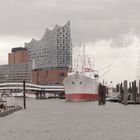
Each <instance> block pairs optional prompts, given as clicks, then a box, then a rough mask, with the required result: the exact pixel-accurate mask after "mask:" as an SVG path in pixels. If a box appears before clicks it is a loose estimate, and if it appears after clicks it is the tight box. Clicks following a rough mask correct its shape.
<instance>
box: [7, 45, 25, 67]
mask: <svg viewBox="0 0 140 140" xmlns="http://www.w3.org/2000/svg"><path fill="white" fill-rule="evenodd" d="M20 63H28V51H27V49H26V48H22V47H17V48H12V52H11V53H9V54H8V64H20Z"/></svg>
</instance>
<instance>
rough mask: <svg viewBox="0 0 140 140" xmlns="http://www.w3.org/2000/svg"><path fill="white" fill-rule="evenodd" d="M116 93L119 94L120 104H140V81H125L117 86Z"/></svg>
mask: <svg viewBox="0 0 140 140" xmlns="http://www.w3.org/2000/svg"><path fill="white" fill-rule="evenodd" d="M116 91H117V92H119V94H120V95H119V102H120V103H122V104H124V105H127V104H140V80H139V81H138V83H137V81H136V80H134V81H133V82H128V81H127V80H124V81H123V82H121V83H120V84H117V85H116Z"/></svg>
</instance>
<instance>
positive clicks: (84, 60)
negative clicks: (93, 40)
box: [82, 45, 86, 72]
mask: <svg viewBox="0 0 140 140" xmlns="http://www.w3.org/2000/svg"><path fill="white" fill-rule="evenodd" d="M85 65H86V56H85V45H83V66H82V67H83V68H82V69H83V72H84V71H85Z"/></svg>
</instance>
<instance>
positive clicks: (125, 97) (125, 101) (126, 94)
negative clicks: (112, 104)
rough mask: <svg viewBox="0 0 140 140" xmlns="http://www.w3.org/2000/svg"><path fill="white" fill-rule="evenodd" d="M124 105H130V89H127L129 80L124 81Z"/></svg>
mask: <svg viewBox="0 0 140 140" xmlns="http://www.w3.org/2000/svg"><path fill="white" fill-rule="evenodd" d="M123 103H124V105H127V104H128V89H127V80H124V100H123Z"/></svg>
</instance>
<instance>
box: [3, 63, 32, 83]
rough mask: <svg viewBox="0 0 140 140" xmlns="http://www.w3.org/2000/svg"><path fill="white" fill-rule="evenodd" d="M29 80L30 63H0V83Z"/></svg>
mask: <svg viewBox="0 0 140 140" xmlns="http://www.w3.org/2000/svg"><path fill="white" fill-rule="evenodd" d="M23 80H26V82H29V83H30V82H31V65H30V64H29V63H19V64H7V65H0V83H4V82H23Z"/></svg>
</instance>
